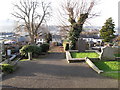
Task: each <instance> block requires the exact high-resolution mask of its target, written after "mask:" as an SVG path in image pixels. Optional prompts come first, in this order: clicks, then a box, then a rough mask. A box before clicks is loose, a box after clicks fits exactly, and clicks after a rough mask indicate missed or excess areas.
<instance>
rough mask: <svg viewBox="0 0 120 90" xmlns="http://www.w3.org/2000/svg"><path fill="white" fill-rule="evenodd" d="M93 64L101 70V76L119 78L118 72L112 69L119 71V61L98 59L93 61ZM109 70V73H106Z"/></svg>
mask: <svg viewBox="0 0 120 90" xmlns="http://www.w3.org/2000/svg"><path fill="white" fill-rule="evenodd" d="M94 64H95V65H96V66H97V67H98V68H99V69H100V70H103V71H104V73H102V75H103V76H107V77H112V78H116V79H120V73H119V74H118V73H117V72H114V71H120V68H119V66H120V61H98V62H94ZM108 72H109V73H108Z"/></svg>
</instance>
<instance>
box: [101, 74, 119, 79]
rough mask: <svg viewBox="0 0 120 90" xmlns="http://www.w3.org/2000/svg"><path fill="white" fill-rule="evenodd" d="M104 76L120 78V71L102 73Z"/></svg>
mask: <svg viewBox="0 0 120 90" xmlns="http://www.w3.org/2000/svg"><path fill="white" fill-rule="evenodd" d="M102 75H103V76H107V77H111V78H115V79H120V73H102Z"/></svg>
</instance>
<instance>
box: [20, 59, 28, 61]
mask: <svg viewBox="0 0 120 90" xmlns="http://www.w3.org/2000/svg"><path fill="white" fill-rule="evenodd" d="M20 61H29V60H28V59H22V60H20Z"/></svg>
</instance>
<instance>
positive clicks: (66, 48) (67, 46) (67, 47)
mask: <svg viewBox="0 0 120 90" xmlns="http://www.w3.org/2000/svg"><path fill="white" fill-rule="evenodd" d="M65 50H66V51H67V50H69V44H68V43H67V44H66V47H65Z"/></svg>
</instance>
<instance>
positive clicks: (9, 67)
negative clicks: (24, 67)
mask: <svg viewBox="0 0 120 90" xmlns="http://www.w3.org/2000/svg"><path fill="white" fill-rule="evenodd" d="M1 70H2V72H5V73H12V72H13V71H14V66H12V65H10V64H3V65H2V67H1Z"/></svg>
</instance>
